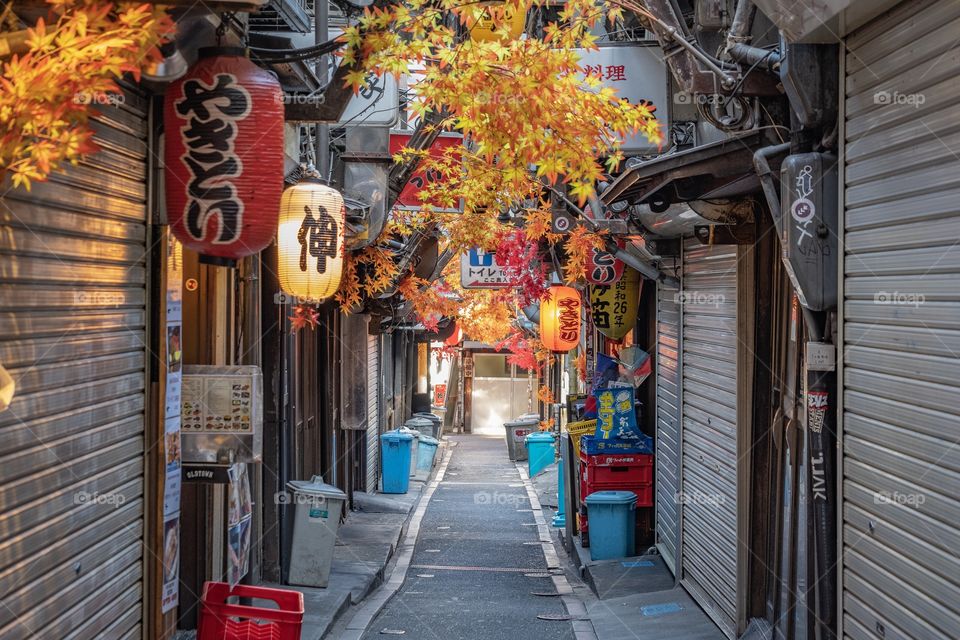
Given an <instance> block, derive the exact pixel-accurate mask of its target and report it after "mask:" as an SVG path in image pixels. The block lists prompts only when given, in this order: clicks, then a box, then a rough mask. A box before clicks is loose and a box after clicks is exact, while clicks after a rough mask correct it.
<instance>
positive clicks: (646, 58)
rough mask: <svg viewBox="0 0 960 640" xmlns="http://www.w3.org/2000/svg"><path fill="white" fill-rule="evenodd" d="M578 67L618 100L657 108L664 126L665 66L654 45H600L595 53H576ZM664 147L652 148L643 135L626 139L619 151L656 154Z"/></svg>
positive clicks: (583, 50)
mask: <svg viewBox="0 0 960 640" xmlns="http://www.w3.org/2000/svg"><path fill="white" fill-rule="evenodd" d="M577 54H578V55H579V56H580V67H581V68H582V69H583V71H584V73H585V74H588V75H591V76H594V77H596V78H597V79H598V80H600V82H601V86H603V87H610V88H612V89H616V91H617V97H618V98H626V99H627V100H629V101H630V102H631V103H633V104H639V103H641V102H650V103H652V104H653V106H654V107H656V108H657V111H656V114H655V115H656V116H657V120H658V121H659V122H660V124H662V125H664V126H666V125H667V119H668V117H667V116H668V113H667V105H668V100H667V86H668V80H667V65H666V64H665V63H664V61H663V51H662V50H661V49H660V47H658V46H656V44H655V43H654V44H652V45H638V44H634V43H631V44H612V43H611V44H604V45H601V46H600V48H599V49H597V50H595V51H588V50H586V49H577ZM667 144H668V142H667V141H665V142H664V147H657V145H655V144H652V143H651V142H650V141H649V140H647V138H646V137H645V136H644V135H643V134H636V135H632V136H627V137H626V138H625V139H624V140H623V141H622V146H621V149H622V150H623V151H624V152H626V153H652V152H656V153H659V152H661V151H663V149H664V148H665V147H666V145H667Z"/></svg>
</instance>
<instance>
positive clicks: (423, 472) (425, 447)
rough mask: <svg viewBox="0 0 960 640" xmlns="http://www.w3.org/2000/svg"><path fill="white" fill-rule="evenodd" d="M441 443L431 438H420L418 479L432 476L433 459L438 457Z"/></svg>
mask: <svg viewBox="0 0 960 640" xmlns="http://www.w3.org/2000/svg"><path fill="white" fill-rule="evenodd" d="M439 445H440V441H439V440H437V439H436V438H431V437H430V436H420V447H419V448H418V449H417V478H427V477H429V476H430V469H432V468H433V459H434V458H435V457H436V455H437V447H438V446H439Z"/></svg>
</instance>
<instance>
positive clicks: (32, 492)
mask: <svg viewBox="0 0 960 640" xmlns="http://www.w3.org/2000/svg"><path fill="white" fill-rule="evenodd" d="M145 106H146V105H145V104H143V103H142V101H141V100H139V99H138V98H134V97H132V96H128V98H127V100H126V104H125V106H124V107H123V108H122V109H114V108H107V107H101V108H99V110H100V112H101V113H102V115H100V116H98V117H97V118H96V122H95V123H94V127H95V129H96V132H97V142H98V144H99V145H100V147H101V151H100V152H98V153H97V154H96V155H94V156H92V157H90V158H89V159H88V160H85V161H84V162H82V163H81V164H80V165H79V166H77V167H70V168H69V169H68V170H67V171H66V172H65V173H63V174H55V175H54V176H52V177H51V179H50V181H49V182H46V183H36V184H34V185H33V190H32V191H31V192H29V193H28V192H26V191H21V190H16V191H10V192H9V193H7V194H6V196H5V197H4V198H2V199H0V254H2V255H0V363H3V365H4V366H5V367H6V368H7V369H8V370H9V371H10V373H11V375H12V376H13V378H14V379H15V380H16V383H17V394H16V396H15V398H14V400H13V403H12V405H11V406H10V408H9V409H7V410H6V411H3V412H0V601H2V602H3V606H2V607H0V637H3V638H6V639H11V640H12V639H16V638H32V637H37V636H38V635H41V636H43V637H48V638H128V637H136V638H139V637H140V624H141V619H142V615H141V598H142V592H143V581H142V562H143V544H142V538H143V451H144V449H143V439H144V386H145V371H144V367H145V345H146V344H147V343H148V340H147V337H146V335H145V320H146V306H145V305H146V253H147V249H146V206H145V202H146V157H147V156H146V143H145V137H146V122H145V115H144V113H145V111H144V108H145Z"/></svg>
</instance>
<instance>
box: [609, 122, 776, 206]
mask: <svg viewBox="0 0 960 640" xmlns="http://www.w3.org/2000/svg"><path fill="white" fill-rule="evenodd" d="M767 144H769V143H768V142H767V141H766V140H765V139H764V138H763V136H762V135H761V133H760V132H759V131H749V132H747V133H743V134H739V135H736V136H733V137H730V138H727V139H726V140H721V141H719V142H713V143H710V144H706V145H703V146H700V147H694V148H693V149H687V150H685V151H680V152H678V153H670V154H667V155H663V156H660V157H658V158H654V159H653V160H647V161H645V162H641V163H639V164H637V165H636V166H634V167H631V168H629V169H627V170H626V171H624V172H623V173H621V174H620V176H619V177H618V178H617V179H616V180H615V181H614V182H613V184H611V185H610V187H609V188H608V189H607V190H606V191H604V192H603V193H602V194H601V195H600V200H601V201H602V202H603V203H604V204H605V205H608V206H609V205H610V204H612V203H614V202H619V201H623V200H625V201H627V202H629V203H630V204H637V203H640V202H658V203H664V204H667V205H669V204H671V203H674V202H690V201H692V200H709V199H718V200H719V199H724V198H736V197H739V196H744V195H747V194H749V193H753V192H756V191H759V190H760V181H759V179H758V177H757V174H756V172H755V171H754V168H753V154H754V152H755V151H756V150H757V149H759V148H761V147H764V146H766V145H767Z"/></svg>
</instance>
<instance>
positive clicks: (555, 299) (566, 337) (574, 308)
mask: <svg viewBox="0 0 960 640" xmlns="http://www.w3.org/2000/svg"><path fill="white" fill-rule="evenodd" d="M549 291H550V297H549V298H548V299H546V300H544V301H543V302H541V303H540V341H541V342H542V343H543V346H544V347H546V348H547V349H549V350H550V351H570V349H573V348H574V347H575V346H577V343H578V342H580V293H579V292H578V291H577V290H576V289H574V288H573V287H565V286H561V285H554V286H552V287H550V289H549Z"/></svg>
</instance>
